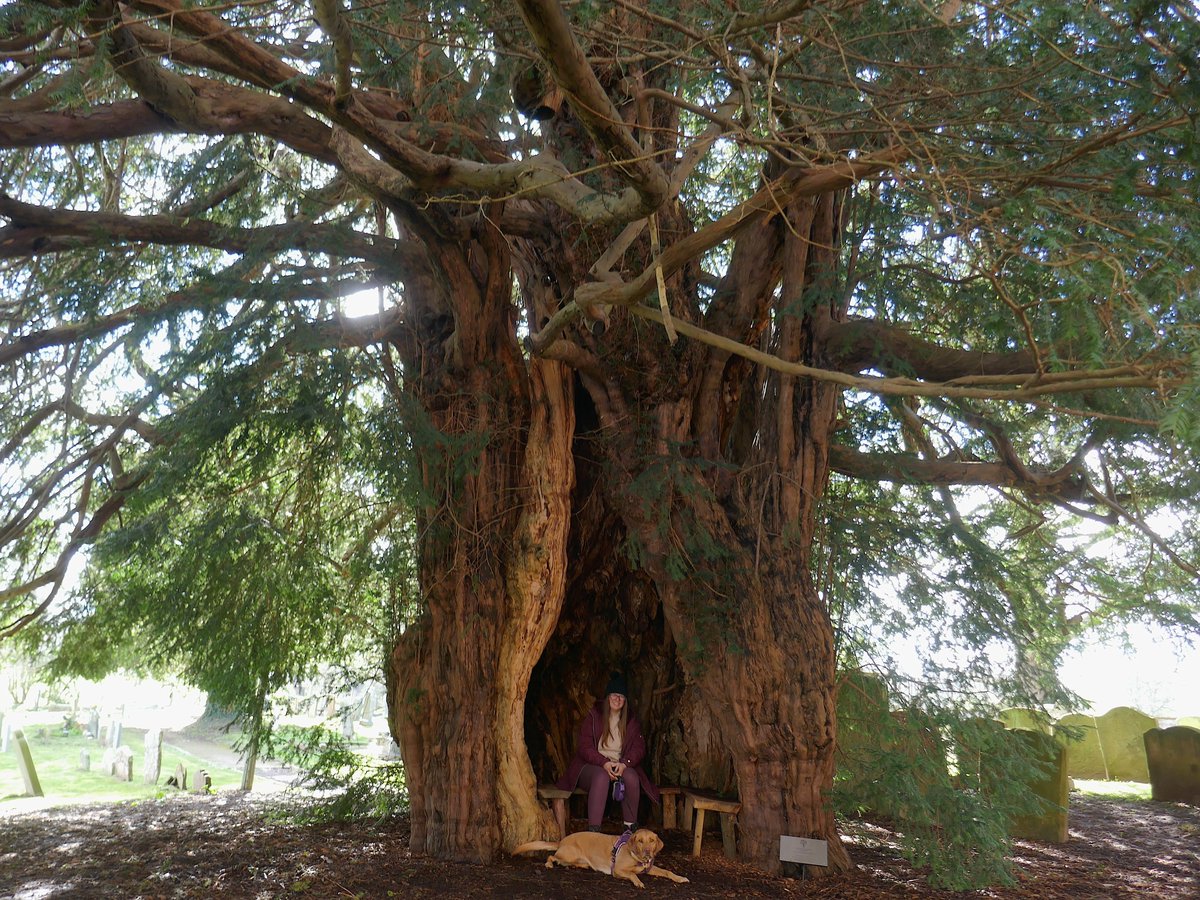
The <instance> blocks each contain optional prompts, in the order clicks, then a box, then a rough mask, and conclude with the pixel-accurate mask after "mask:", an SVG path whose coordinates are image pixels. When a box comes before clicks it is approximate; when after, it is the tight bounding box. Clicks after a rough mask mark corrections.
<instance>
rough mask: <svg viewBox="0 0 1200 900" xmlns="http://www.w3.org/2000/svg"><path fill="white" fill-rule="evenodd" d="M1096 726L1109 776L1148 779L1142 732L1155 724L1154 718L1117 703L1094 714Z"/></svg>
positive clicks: (1154, 726) (1143, 780) (1113, 779)
mask: <svg viewBox="0 0 1200 900" xmlns="http://www.w3.org/2000/svg"><path fill="white" fill-rule="evenodd" d="M1096 727H1097V729H1098V730H1099V733H1100V747H1101V749H1102V750H1103V751H1104V761H1105V763H1106V764H1107V765H1108V777H1109V779H1110V780H1112V781H1141V782H1148V781H1149V780H1150V770H1149V769H1148V768H1147V767H1146V743H1145V741H1144V740H1143V739H1142V735H1144V734H1145V733H1146V732H1147V731H1149V730H1150V729H1151V728H1157V727H1158V722H1157V720H1155V719H1153V718H1151V717H1150V716H1148V715H1146V714H1145V713H1144V712H1141V711H1140V710H1136V709H1133V708H1132V707H1129V706H1118V707H1116V708H1114V709H1110V710H1109V711H1108V712H1106V713H1105V714H1104V715H1102V716H1100V717H1099V718H1097V719H1096Z"/></svg>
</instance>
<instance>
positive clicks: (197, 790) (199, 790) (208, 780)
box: [192, 769, 212, 794]
mask: <svg viewBox="0 0 1200 900" xmlns="http://www.w3.org/2000/svg"><path fill="white" fill-rule="evenodd" d="M192 793H193V794H211V793H212V776H211V775H209V774H208V771H207V770H206V769H197V770H196V779H195V783H194V784H193V785H192Z"/></svg>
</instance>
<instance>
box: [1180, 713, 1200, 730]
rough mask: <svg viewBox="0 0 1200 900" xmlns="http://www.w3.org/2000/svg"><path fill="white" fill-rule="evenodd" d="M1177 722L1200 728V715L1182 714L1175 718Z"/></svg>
mask: <svg viewBox="0 0 1200 900" xmlns="http://www.w3.org/2000/svg"><path fill="white" fill-rule="evenodd" d="M1175 724H1176V725H1183V726H1185V727H1187V728H1195V729H1197V730H1200V716H1180V717H1179V718H1178V719H1176V720H1175Z"/></svg>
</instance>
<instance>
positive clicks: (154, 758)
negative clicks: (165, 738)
mask: <svg viewBox="0 0 1200 900" xmlns="http://www.w3.org/2000/svg"><path fill="white" fill-rule="evenodd" d="M142 743H143V745H144V748H145V754H144V760H143V762H142V781H143V782H144V783H145V784H158V775H159V772H160V771H161V770H162V729H161V728H151V729H149V730H148V731H147V732H146V736H145V737H144V738H143V739H142Z"/></svg>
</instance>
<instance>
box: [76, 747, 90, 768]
mask: <svg viewBox="0 0 1200 900" xmlns="http://www.w3.org/2000/svg"><path fill="white" fill-rule="evenodd" d="M91 770H92V754H90V753H88V752H87V750H80V751H79V771H80V772H90V771H91Z"/></svg>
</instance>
